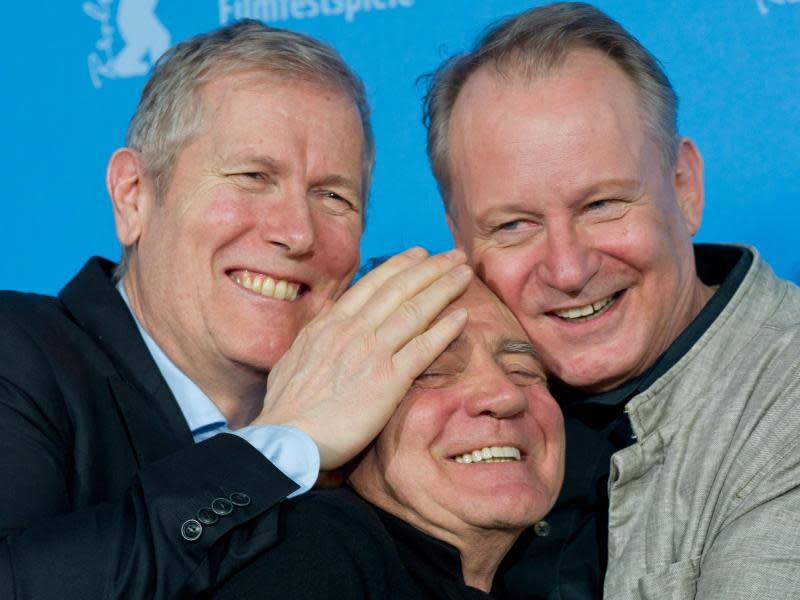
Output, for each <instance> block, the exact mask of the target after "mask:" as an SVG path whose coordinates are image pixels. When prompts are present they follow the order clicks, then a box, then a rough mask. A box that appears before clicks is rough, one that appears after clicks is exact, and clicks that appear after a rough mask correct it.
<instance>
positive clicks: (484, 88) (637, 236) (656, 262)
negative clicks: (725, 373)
mask: <svg viewBox="0 0 800 600" xmlns="http://www.w3.org/2000/svg"><path fill="white" fill-rule="evenodd" d="M639 114H640V107H639V104H638V100H637V96H636V92H635V89H634V87H633V84H632V83H631V81H629V79H628V78H627V76H626V75H625V74H624V73H623V72H622V71H621V70H620V69H619V68H618V67H617V66H616V65H615V64H614V63H613V62H612V61H611V60H610V59H607V58H605V57H604V56H602V55H600V54H599V53H597V52H595V51H592V50H574V51H572V52H571V53H570V54H569V55H568V56H567V58H566V61H565V63H564V64H563V65H562V66H560V67H558V68H557V69H556V70H555V71H554V72H551V73H548V74H546V75H544V76H541V77H536V78H533V79H532V80H527V79H525V78H522V77H510V78H508V77H503V76H500V75H498V74H497V72H496V71H495V70H494V69H493V68H492V67H491V66H485V67H482V68H481V69H479V70H478V71H477V72H476V73H475V74H473V75H472V76H471V77H470V79H469V80H468V81H467V83H466V85H465V86H464V88H463V89H462V91H461V93H460V95H459V97H458V99H457V101H456V104H455V107H454V111H453V115H452V120H451V124H450V129H449V148H450V156H449V158H450V169H451V176H452V177H451V179H452V182H453V186H452V197H451V199H450V200H451V205H452V207H453V208H452V213H453V221H454V222H453V223H451V227H452V228H453V230H454V235H455V237H456V239H457V242H458V243H459V245H463V247H464V249H465V250H466V251H467V253H468V255H469V256H470V259H471V261H472V263H473V265H474V266H475V268H476V272H477V273H478V274H479V275H480V276H481V278H482V279H483V280H484V281H485V282H486V283H487V284H488V285H489V287H491V288H492V290H494V291H495V293H497V294H498V295H499V296H500V297H501V299H502V300H503V301H504V302H505V303H506V304H507V305H508V307H509V308H510V309H511V310H512V312H513V313H514V314H515V315H516V316H517V318H519V320H520V322H521V324H522V326H523V327H524V329H525V331H526V332H527V334H528V336H529V337H530V339H531V340H532V342H533V344H534V346H535V347H536V348H537V350H539V352H540V354H541V356H542V360H543V361H544V363H545V366H546V367H547V369H548V370H549V371H550V372H552V373H553V374H554V375H556V376H557V377H558V378H560V379H562V380H563V381H565V382H566V383H568V384H569V385H572V386H575V387H579V388H583V389H586V390H587V391H602V390H607V389H611V388H613V387H615V386H617V385H619V384H621V383H622V382H624V381H626V380H628V379H630V378H631V377H634V376H636V375H638V374H640V373H642V372H643V371H645V370H646V369H647V368H648V367H649V366H650V365H652V364H653V363H654V362H655V360H656V359H657V358H658V356H659V355H660V354H661V353H662V352H663V351H664V350H665V349H666V348H667V347H668V346H669V345H670V344H671V343H672V342H673V341H674V340H675V338H676V337H677V336H678V335H679V334H680V333H681V331H682V330H683V329H684V328H685V327H686V326H687V325H688V324H689V323H690V322H691V320H692V319H693V318H694V316H696V314H697V313H698V312H699V310H700V309H701V308H702V306H703V304H704V303H705V301H707V299H708V297H710V291H709V290H708V289H707V288H705V286H703V285H702V284H701V282H700V281H699V280H698V279H697V276H696V274H695V267H694V256H693V250H692V245H691V236H692V235H693V234H694V233H695V232H696V230H697V228H698V227H699V224H700V217H701V212H702V198H703V194H702V163H701V159H700V157H699V154H698V153H697V151H696V149H695V148H694V146H693V145H692V144H691V142H689V141H688V140H683V141H682V143H681V146H680V151H679V159H678V164H677V167H676V168H675V169H673V170H671V171H670V172H666V169H665V168H664V167H663V161H662V156H661V153H660V152H659V149H658V148H657V147H656V145H655V144H654V143H653V142H652V140H651V137H650V136H648V135H647V134H646V131H645V129H644V127H643V124H642V120H641V118H640V117H639Z"/></svg>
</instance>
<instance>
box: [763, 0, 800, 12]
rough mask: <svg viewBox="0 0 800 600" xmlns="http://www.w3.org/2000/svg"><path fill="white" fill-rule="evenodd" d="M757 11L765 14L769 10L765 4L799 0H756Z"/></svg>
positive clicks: (798, 2) (799, 0)
mask: <svg viewBox="0 0 800 600" xmlns="http://www.w3.org/2000/svg"><path fill="white" fill-rule="evenodd" d="M756 4H757V5H758V11H759V12H760V13H761V14H762V15H765V14H767V13H768V12H769V7H767V4H800V0H756Z"/></svg>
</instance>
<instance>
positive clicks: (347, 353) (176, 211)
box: [0, 21, 472, 600]
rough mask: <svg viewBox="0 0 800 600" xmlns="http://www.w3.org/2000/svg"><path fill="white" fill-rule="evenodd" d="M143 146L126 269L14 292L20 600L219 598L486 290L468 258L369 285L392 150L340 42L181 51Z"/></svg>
mask: <svg viewBox="0 0 800 600" xmlns="http://www.w3.org/2000/svg"><path fill="white" fill-rule="evenodd" d="M127 143H128V145H127V147H125V148H122V149H120V150H118V151H117V152H115V153H114V155H113V156H112V158H111V161H110V163H109V167H108V173H107V185H108V190H109V193H110V196H111V199H112V203H113V207H114V217H115V222H116V230H117V236H118V238H119V240H120V241H121V243H122V244H123V246H124V248H125V249H124V260H123V264H122V265H121V266H120V267H116V268H115V266H114V265H113V264H112V263H110V262H108V261H104V260H102V259H99V258H94V259H92V260H90V261H89V262H88V263H87V265H86V266H85V267H84V268H83V269H82V270H81V271H80V272H79V273H78V275H77V276H76V277H75V278H74V279H73V280H72V281H71V282H70V283H69V284H68V285H67V286H66V287H65V288H64V289H63V290H62V292H61V293H60V294H59V296H58V298H50V297H44V296H35V295H33V294H20V293H13V292H5V293H2V294H0V455H1V456H2V457H3V459H2V465H1V466H0V505H2V507H3V509H2V511H1V512H0V598H3V599H4V600H5V599H9V600H10V599H14V598H36V599H37V600H43V599H47V598H59V599H62V600H63V599H73V598H74V599H81V600H86V599H91V598H126V599H130V598H143V599H144V598H147V599H152V598H176V597H194V596H195V595H197V594H199V593H202V592H204V591H205V590H208V589H210V588H211V587H214V586H216V585H217V584H219V583H220V582H221V581H224V580H225V579H226V578H227V577H229V576H230V575H231V574H232V573H234V572H236V571H237V570H238V569H239V568H240V567H241V566H242V565H244V564H246V563H248V562H249V561H251V560H252V558H253V557H254V556H256V555H258V554H260V553H262V552H263V551H264V550H265V549H267V548H268V547H270V546H271V545H272V544H273V543H274V542H275V541H276V540H277V539H278V516H277V511H276V506H277V505H278V503H279V502H280V501H281V500H282V499H284V498H286V497H287V496H289V495H295V494H297V493H301V492H303V491H305V490H307V489H309V487H310V486H311V485H313V484H314V482H315V480H316V479H317V476H318V473H319V471H320V469H321V470H329V469H334V468H336V467H338V466H340V465H342V464H343V463H344V462H346V461H348V460H349V459H350V458H352V457H353V456H354V455H356V454H357V453H358V452H360V451H361V450H362V449H363V448H364V446H366V444H367V443H368V442H369V441H370V440H371V439H372V438H373V437H374V436H375V434H376V433H377V432H378V431H379V430H380V429H381V428H382V427H383V425H384V424H385V423H386V421H387V420H388V418H389V416H390V415H391V413H392V412H393V410H394V408H395V406H396V405H397V403H398V402H399V401H400V400H401V399H402V398H403V396H404V395H405V393H406V392H407V390H408V389H409V387H410V385H411V384H412V382H413V381H414V379H415V378H416V377H417V375H419V374H420V373H421V372H422V371H423V370H424V369H425V368H427V366H428V365H429V364H430V363H431V361H432V360H433V359H434V358H435V357H436V356H437V355H438V354H439V353H440V352H441V351H442V350H443V349H444V348H446V347H447V345H448V344H449V343H450V342H451V341H452V340H453V339H455V338H456V336H458V335H459V333H460V331H461V329H462V328H463V326H464V323H465V320H466V315H465V311H464V310H456V311H454V312H452V313H450V314H449V315H448V316H447V317H446V318H443V319H440V320H438V321H437V322H436V323H435V324H432V322H433V319H434V318H435V317H436V316H437V314H439V312H440V311H441V310H442V309H443V308H444V307H445V306H447V305H448V304H449V302H450V301H451V300H452V299H453V298H455V297H457V296H458V295H459V294H460V293H461V292H462V291H463V290H464V289H465V288H466V286H467V284H468V283H469V280H470V279H471V276H472V275H471V270H470V269H469V267H467V266H466V265H464V264H463V263H464V261H465V257H464V255H463V253H461V252H459V251H453V252H450V253H446V254H443V255H439V256H433V257H428V256H427V255H426V253H425V252H424V251H423V250H421V249H411V250H409V251H407V252H405V253H403V254H400V255H398V256H395V257H394V258H392V259H391V260H389V261H388V262H386V263H385V264H384V265H382V266H381V267H379V268H378V269H376V270H375V271H374V272H373V273H372V274H371V276H370V278H369V279H368V280H366V281H364V282H360V283H358V284H356V285H354V286H353V287H352V288H350V289H347V288H348V284H349V282H350V280H351V278H352V276H353V274H354V273H355V271H356V269H357V267H358V262H359V260H358V259H359V240H360V236H361V232H362V229H363V225H364V211H365V205H366V198H367V192H368V185H369V178H370V171H371V168H372V159H373V145H372V139H371V134H370V125H369V120H368V109H367V104H366V100H365V96H364V90H363V87H362V85H361V83H360V81H359V80H358V79H357V77H356V76H355V75H354V74H353V73H351V71H350V70H349V69H348V68H347V66H346V65H345V64H344V63H343V62H342V60H341V58H340V57H339V56H338V55H337V54H336V53H335V52H334V51H333V50H332V49H331V48H329V47H327V46H325V45H324V44H321V43H320V42H317V41H316V40H313V39H311V38H308V37H306V36H303V35H300V34H296V33H291V32H288V31H282V30H278V29H273V28H270V27H266V26H264V25H262V24H260V23H257V22H255V21H246V22H241V23H238V24H235V25H232V26H229V27H226V28H223V29H219V30H217V31H213V32H211V33H208V34H205V35H200V36H197V37H195V38H192V39H190V40H187V41H185V42H183V43H181V44H178V45H177V46H176V47H175V48H174V49H172V50H171V51H169V52H168V53H167V54H166V55H165V56H164V57H163V58H162V59H161V60H160V62H159V64H158V66H157V68H156V70H155V72H154V74H153V76H152V78H151V79H150V81H149V82H148V84H147V85H146V87H145V89H144V91H143V93H142V98H141V101H140V104H139V107H138V110H137V113H136V115H135V116H134V118H133V121H132V122H131V125H130V129H129V134H128V140H127ZM114 272H116V277H115V276H114V275H113V273H114ZM345 290H346V291H345ZM337 298H338V300H337Z"/></svg>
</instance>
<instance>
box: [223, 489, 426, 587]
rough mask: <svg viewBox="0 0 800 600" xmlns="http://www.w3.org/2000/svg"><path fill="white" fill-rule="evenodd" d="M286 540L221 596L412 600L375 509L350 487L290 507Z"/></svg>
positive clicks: (408, 580)
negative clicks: (408, 599)
mask: <svg viewBox="0 0 800 600" xmlns="http://www.w3.org/2000/svg"><path fill="white" fill-rule="evenodd" d="M280 538H281V541H280V542H279V543H278V544H277V546H275V547H274V548H273V549H271V550H270V551H268V552H266V553H265V554H263V555H262V556H260V557H259V558H258V559H256V560H255V561H254V562H253V563H251V564H250V565H249V566H248V567H246V568H245V569H243V570H242V571H240V572H239V573H237V574H236V575H235V576H234V577H232V578H231V580H229V581H228V582H227V583H226V584H225V585H224V586H223V587H222V588H221V589H220V590H219V591H218V592H217V595H216V596H214V597H215V598H220V599H221V598H226V599H227V598H231V599H232V598H236V599H237V600H246V599H248V598H253V599H255V598H265V597H274V598H284V597H286V598H289V597H297V598H311V599H313V598H319V599H322V598H332V597H335V598H341V599H343V600H348V599H352V600H356V599H358V600H361V599H368V598H374V599H378V598H380V599H381V600H384V599H392V598H395V599H400V598H402V599H405V598H413V597H415V596H416V594H415V593H414V591H413V587H412V580H411V578H410V577H409V576H408V574H407V573H406V571H405V568H404V567H403V564H402V562H401V561H400V558H399V556H398V554H397V552H396V550H395V547H394V543H393V542H392V539H391V537H390V536H389V534H388V532H387V531H386V530H385V528H384V527H383V525H382V524H381V522H380V519H379V517H378V516H377V514H376V513H375V512H374V510H373V509H372V507H371V506H370V505H369V504H367V503H366V502H364V501H363V500H362V499H361V498H359V497H358V496H357V495H356V494H355V493H353V492H352V491H350V490H348V489H337V490H322V491H314V492H309V493H307V494H304V495H302V496H299V497H298V498H294V499H292V500H289V501H287V502H285V503H284V505H283V506H282V517H281V531H280Z"/></svg>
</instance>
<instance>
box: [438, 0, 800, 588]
mask: <svg viewBox="0 0 800 600" xmlns="http://www.w3.org/2000/svg"><path fill="white" fill-rule="evenodd" d="M676 105H677V102H676V96H675V93H674V91H673V89H672V87H671V85H670V83H669V80H668V79H667V77H666V75H665V74H664V72H663V71H662V70H661V68H660V67H659V65H658V62H657V61H656V59H655V58H654V57H653V56H652V55H651V54H650V53H649V52H648V51H647V50H646V49H645V48H644V47H642V46H641V44H639V42H638V41H636V39H634V38H633V37H632V36H631V35H630V34H629V33H628V32H627V31H625V30H624V29H623V28H622V27H621V26H620V25H619V24H618V23H616V22H615V21H614V20H612V19H611V18H610V17H608V16H607V15H605V14H603V13H602V12H600V11H599V10H597V9H595V8H593V7H591V6H589V5H587V4H583V3H558V4H552V5H547V6H542V7H538V8H535V9H531V10H529V11H526V12H524V13H521V14H519V15H517V16H514V17H510V18H508V19H506V20H504V21H502V22H501V23H499V24H498V25H496V26H495V27H493V28H492V29H491V30H490V31H489V32H488V33H487V34H486V35H485V36H484V37H483V38H482V39H481V40H480V42H479V43H478V45H477V47H476V48H475V49H474V50H473V51H472V52H469V53H467V54H465V55H462V56H456V57H454V58H452V59H451V60H449V61H448V62H446V63H445V64H444V65H443V66H442V67H441V68H440V69H439V70H438V71H437V72H436V73H435V74H434V75H433V76H432V79H431V83H430V88H429V91H428V95H427V97H426V119H427V125H428V127H429V129H428V151H429V156H430V159H431V163H432V166H433V170H434V173H435V175H436V177H437V180H438V183H439V186H440V190H441V192H442V196H443V198H444V201H445V204H446V208H447V215H448V222H449V224H450V227H451V230H452V232H453V235H454V237H455V240H456V242H457V245H458V246H459V247H461V248H463V249H464V250H465V251H466V252H467V255H468V257H469V261H470V263H471V265H472V266H473V268H474V269H475V270H476V273H477V274H478V275H479V276H480V277H481V278H482V279H483V280H484V281H485V282H486V283H487V284H488V285H489V287H490V288H491V289H492V290H493V291H494V292H495V293H496V294H497V295H498V296H499V297H500V298H501V299H502V300H503V301H504V302H505V303H506V304H507V305H508V306H509V308H510V309H511V310H512V312H514V314H515V315H516V317H517V318H518V319H519V320H520V322H521V323H522V326H523V328H524V329H525V330H526V333H527V334H528V335H529V337H530V338H531V341H532V343H533V344H534V346H535V347H536V349H537V350H538V352H539V353H540V355H541V357H542V360H543V361H544V364H545V367H546V368H547V369H548V370H549V371H550V372H551V373H552V375H553V376H554V377H555V379H556V384H555V385H554V388H553V389H554V394H555V395H556V397H557V398H558V399H559V400H560V402H561V404H562V408H563V410H564V412H565V424H566V431H567V466H566V481H565V486H564V488H563V492H562V494H561V496H560V498H559V500H558V502H557V504H556V506H555V508H554V510H553V511H552V513H551V514H550V515H549V516H548V517H546V521H544V522H540V523H539V524H538V525H537V526H536V527H534V528H532V529H531V530H530V532H529V533H528V536H527V538H525V539H523V540H522V543H521V544H519V545H518V546H517V548H516V549H515V551H513V552H512V555H511V556H510V557H509V560H507V562H506V565H505V582H506V584H507V585H508V586H509V588H510V589H511V591H512V596H514V597H520V598H559V599H562V600H566V599H571V598H591V597H597V598H599V597H605V598H607V599H633V598H648V599H650V598H652V599H655V598H681V599H684V598H695V597H697V598H704V599H708V598H720V599H723V598H724V599H726V600H730V599H742V600H744V599H750V598H759V599H762V598H775V599H782V598H789V597H794V596H796V595H797V590H798V589H800V535H798V534H797V523H798V521H799V520H800V447H798V446H799V445H800V378H799V377H798V373H800V352H798V351H797V348H798V347H800V291H799V290H798V288H797V287H796V286H794V285H793V284H791V283H789V282H787V281H784V280H780V279H778V278H776V277H775V276H774V275H773V273H772V271H771V270H770V268H769V267H768V266H767V265H766V264H765V263H764V261H763V260H762V259H761V258H760V257H759V256H758V254H757V252H756V251H755V250H754V249H752V248H747V247H743V246H733V245H724V246H723V245H710V244H703V245H693V244H692V237H693V236H694V234H695V233H696V232H697V230H698V228H699V227H700V221H701V215H702V209H703V176H702V171H703V169H702V160H701V157H700V154H699V152H698V150H697V148H696V147H695V145H694V143H693V142H692V141H691V140H689V139H687V138H684V137H680V136H679V135H678V133H677V129H676Z"/></svg>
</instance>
